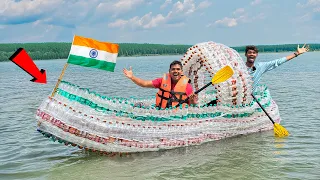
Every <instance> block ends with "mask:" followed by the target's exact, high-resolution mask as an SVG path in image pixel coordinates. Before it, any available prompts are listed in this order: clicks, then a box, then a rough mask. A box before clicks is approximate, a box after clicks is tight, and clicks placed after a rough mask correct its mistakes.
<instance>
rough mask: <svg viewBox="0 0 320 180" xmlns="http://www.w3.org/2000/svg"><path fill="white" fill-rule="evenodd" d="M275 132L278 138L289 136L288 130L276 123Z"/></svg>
mask: <svg viewBox="0 0 320 180" xmlns="http://www.w3.org/2000/svg"><path fill="white" fill-rule="evenodd" d="M273 131H274V135H275V136H277V137H286V136H289V132H288V131H287V130H286V128H284V127H283V126H281V125H280V124H278V123H274V128H273Z"/></svg>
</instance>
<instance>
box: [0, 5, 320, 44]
mask: <svg viewBox="0 0 320 180" xmlns="http://www.w3.org/2000/svg"><path fill="white" fill-rule="evenodd" d="M74 35H79V36H85V37H89V38H94V39H96V40H99V41H108V42H114V43H157V44H188V45H193V44H196V43H201V42H207V41H214V42H217V43H222V44H225V45H229V46H241V45H248V44H252V45H263V44H296V43H320V0H179V1H178V0H0V43H26V42H72V39H73V36H74Z"/></svg>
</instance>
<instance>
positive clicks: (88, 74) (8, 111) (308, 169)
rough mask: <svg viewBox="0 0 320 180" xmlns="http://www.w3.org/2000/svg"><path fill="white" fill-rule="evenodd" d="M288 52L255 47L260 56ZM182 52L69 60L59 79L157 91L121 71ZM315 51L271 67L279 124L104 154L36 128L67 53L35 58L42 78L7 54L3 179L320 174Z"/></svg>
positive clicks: (114, 90)
mask: <svg viewBox="0 0 320 180" xmlns="http://www.w3.org/2000/svg"><path fill="white" fill-rule="evenodd" d="M288 54H289V53H268V54H260V55H259V57H258V61H265V60H272V59H275V58H280V57H282V56H286V55H288ZM180 57H181V56H157V57H130V58H118V61H117V66H116V70H115V72H114V73H110V72H107V71H101V70H97V69H92V68H84V67H79V66H75V65H69V67H68V68H67V71H66V72H65V76H64V77H63V80H66V81H69V82H71V83H74V84H77V85H80V86H83V87H87V88H91V89H93V90H95V91H96V92H98V93H100V94H104V95H109V96H112V95H117V96H125V97H129V96H138V97H143V96H144V95H154V94H155V93H156V90H155V89H143V88H140V87H137V86H136V85H134V84H133V83H132V82H131V81H129V80H128V79H126V78H125V77H124V76H123V75H122V68H123V67H127V68H129V67H130V66H132V67H133V71H134V73H135V75H137V76H138V77H142V78H145V79H150V80H151V79H153V78H156V77H160V76H161V75H162V74H163V72H166V71H167V70H168V65H169V64H170V62H171V61H172V60H174V59H179V58H180ZM319 57H320V52H310V53H307V54H303V55H302V56H299V57H298V58H296V59H293V60H292V61H290V62H288V63H286V64H284V65H282V66H280V67H278V68H277V69H275V70H273V71H270V72H268V73H267V74H265V75H264V78H263V80H262V83H265V84H267V85H268V87H269V89H270V91H271V95H272V96H273V98H274V100H275V101H276V102H277V103H278V105H279V110H280V114H281V116H282V119H283V120H282V125H283V126H284V127H285V128H286V129H287V130H289V132H290V133H291V135H290V136H289V137H287V138H283V139H277V138H275V137H274V136H273V133H272V132H263V133H256V134H252V135H247V136H241V137H235V138H229V139H225V140H220V141H217V142H212V143H207V144H204V145H200V146H194V147H188V148H180V149H175V150H170V151H163V152H154V153H141V154H135V155H132V156H128V157H118V156H115V157H108V156H100V155H97V154H95V153H87V152H83V151H81V150H79V149H78V148H75V147H67V146H64V145H62V144H59V143H58V142H52V141H50V140H49V139H47V138H45V137H43V136H42V135H41V134H40V133H38V132H37V131H36V124H37V122H36V119H35V112H36V109H37V107H38V106H39V104H40V103H41V101H42V100H43V99H45V98H46V96H47V95H49V94H50V93H51V91H52V90H53V88H54V86H55V83H56V82H57V79H58V77H59V75H60V73H61V70H62V68H63V66H64V64H65V63H66V60H47V61H35V62H36V64H37V66H38V67H39V68H42V69H45V70H46V71H47V80H48V83H47V84H37V83H33V82H30V79H32V77H31V76H30V75H29V74H27V73H25V72H24V71H23V70H21V69H20V68H19V67H17V66H16V65H15V64H13V63H12V62H2V63H0V75H1V81H0V89H1V90H0V100H1V101H0V102H1V103H0V123H1V126H0V179H320V102H319V99H320V58H319Z"/></svg>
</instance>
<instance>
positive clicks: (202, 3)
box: [197, 0, 212, 9]
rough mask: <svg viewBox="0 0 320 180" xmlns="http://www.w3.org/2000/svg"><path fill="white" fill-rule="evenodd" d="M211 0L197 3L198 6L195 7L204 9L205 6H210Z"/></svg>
mask: <svg viewBox="0 0 320 180" xmlns="http://www.w3.org/2000/svg"><path fill="white" fill-rule="evenodd" d="M211 4H212V3H211V2H210V1H207V0H206V1H202V2H201V3H200V4H199V5H198V7H197V9H205V8H208V7H210V6H211Z"/></svg>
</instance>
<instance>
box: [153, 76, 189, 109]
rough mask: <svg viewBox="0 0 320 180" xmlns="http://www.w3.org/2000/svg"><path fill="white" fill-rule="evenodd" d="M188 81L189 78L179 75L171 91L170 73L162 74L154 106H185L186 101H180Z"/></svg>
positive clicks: (184, 93) (184, 96)
mask: <svg viewBox="0 0 320 180" xmlns="http://www.w3.org/2000/svg"><path fill="white" fill-rule="evenodd" d="M188 83H189V78H187V77H186V76H181V78H180V79H179V81H178V82H177V84H176V86H175V87H174V89H173V90H172V91H171V77H170V74H164V75H163V78H162V83H161V86H160V88H159V91H158V93H157V94H156V106H157V107H160V108H167V107H170V106H172V107H174V106H176V105H178V104H182V106H183V107H185V105H186V104H187V102H186V103H182V102H183V101H184V100H185V99H186V98H187V94H186V88H187V85H188Z"/></svg>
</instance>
